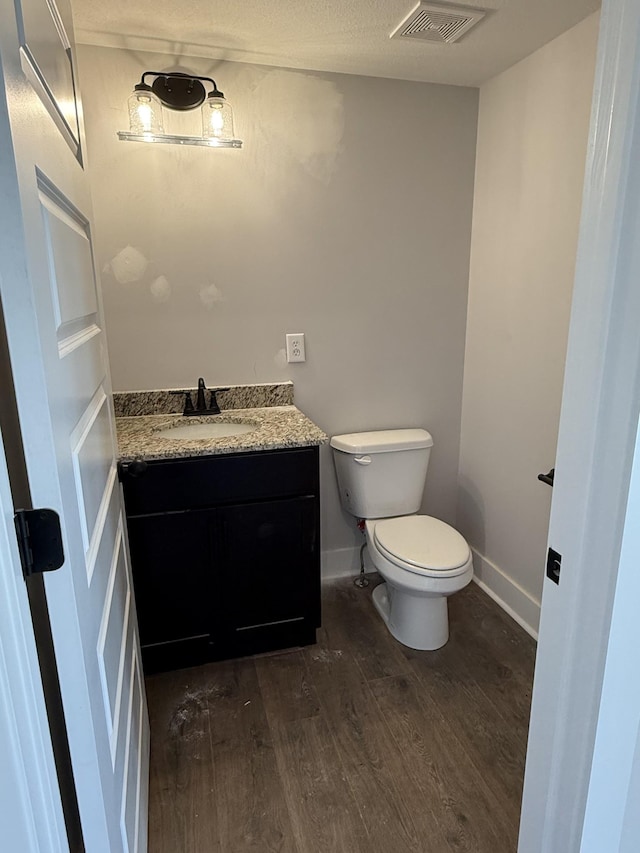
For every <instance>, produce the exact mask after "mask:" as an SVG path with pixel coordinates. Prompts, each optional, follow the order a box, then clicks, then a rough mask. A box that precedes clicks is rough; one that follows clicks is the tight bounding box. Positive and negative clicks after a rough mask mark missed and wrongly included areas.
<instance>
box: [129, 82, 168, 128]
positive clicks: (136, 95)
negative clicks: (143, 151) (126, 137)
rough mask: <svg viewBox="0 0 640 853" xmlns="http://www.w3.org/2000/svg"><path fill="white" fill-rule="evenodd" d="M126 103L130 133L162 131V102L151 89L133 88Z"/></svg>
mask: <svg viewBox="0 0 640 853" xmlns="http://www.w3.org/2000/svg"><path fill="white" fill-rule="evenodd" d="M128 103H129V128H130V130H131V133H137V134H147V133H149V134H158V133H164V127H163V125H162V104H161V103H160V101H159V100H158V98H156V96H155V95H154V94H153V92H152V91H151V89H138V88H136V89H134V91H133V94H132V95H131V96H130V97H129V102H128Z"/></svg>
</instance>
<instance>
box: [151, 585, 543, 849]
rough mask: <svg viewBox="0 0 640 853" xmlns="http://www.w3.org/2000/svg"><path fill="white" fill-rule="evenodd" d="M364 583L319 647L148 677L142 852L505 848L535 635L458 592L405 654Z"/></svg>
mask: <svg viewBox="0 0 640 853" xmlns="http://www.w3.org/2000/svg"><path fill="white" fill-rule="evenodd" d="M371 580H372V584H371V586H370V587H369V588H368V589H365V590H359V589H356V588H355V587H354V586H353V584H352V582H351V581H350V580H346V581H338V582H335V583H333V584H331V585H327V586H326V587H325V588H324V593H323V594H324V598H323V628H322V629H321V630H320V631H319V634H318V643H317V645H315V646H310V647H308V648H305V649H296V650H290V651H285V652H280V653H277V654H273V655H268V656H258V657H254V658H244V659H241V660H235V661H227V662H224V663H216V664H210V665H207V666H203V667H197V668H194V669H186V670H180V671H179V672H172V673H165V674H162V675H155V676H152V677H150V678H148V679H147V696H148V701H149V714H150V717H151V787H150V809H149V851H150V853H248V851H253V853H271V851H278V853H365V851H366V853H448V851H468V853H514V851H515V850H516V847H517V834H518V818H519V810H520V798H521V792H522V779H523V771H524V759H525V750H526V738H527V726H528V717H529V704H530V699H531V684H532V679H533V665H534V656H535V644H534V642H533V640H532V639H531V638H530V637H529V636H528V635H527V634H526V633H525V632H524V631H523V630H522V629H521V628H520V627H519V626H518V625H516V624H515V623H514V622H513V621H512V620H511V619H510V618H509V617H508V616H506V614H504V613H503V612H502V611H501V610H500V608H499V607H497V605H496V604H495V603H494V602H493V601H491V599H490V598H488V597H487V596H486V595H485V594H484V593H483V592H482V591H481V590H480V589H479V588H478V587H477V586H476V585H475V584H471V585H470V586H469V587H467V588H466V589H465V590H463V591H462V592H460V593H458V594H457V595H455V596H453V597H452V598H450V599H449V621H450V631H451V637H450V640H449V642H448V644H447V645H446V646H445V647H444V648H443V649H439V650H438V651H436V652H416V651H412V650H411V649H407V648H405V647H404V646H401V645H400V644H399V643H397V642H396V641H395V640H394V639H393V637H391V635H390V634H389V633H388V631H387V630H386V628H385V627H384V625H383V623H382V621H381V620H380V618H379V616H378V614H377V613H376V611H375V609H374V607H373V605H372V603H371V601H370V598H371V591H372V589H373V588H374V586H375V584H376V583H377V582H378V578H377V576H371Z"/></svg>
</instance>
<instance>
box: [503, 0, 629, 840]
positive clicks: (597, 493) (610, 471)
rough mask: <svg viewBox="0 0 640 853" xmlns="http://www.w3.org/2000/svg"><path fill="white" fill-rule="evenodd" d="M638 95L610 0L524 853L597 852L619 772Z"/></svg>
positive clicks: (599, 65)
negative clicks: (610, 724) (605, 792)
mask: <svg viewBox="0 0 640 853" xmlns="http://www.w3.org/2000/svg"><path fill="white" fill-rule="evenodd" d="M639 92H640V5H639V4H638V3H637V0H604V2H603V7H602V12H601V19H600V34H599V42H598V54H597V62H596V74H595V85H594V95H593V111H592V116H591V125H590V134H589V145H588V154H587V163H586V171H585V183H584V196H583V209H582V219H581V225H580V236H579V241H578V254H577V263H576V275H575V286H574V293H573V301H572V309H571V322H570V328H569V343H568V350H567V361H566V367H565V382H564V390H563V398H562V411H561V418H560V430H559V436H558V451H557V459H556V477H555V481H554V490H553V501H552V507H551V519H550V525H549V545H550V547H551V548H553V549H555V550H556V551H558V552H559V553H560V554H561V555H562V566H561V573H560V583H559V584H558V585H556V584H555V583H554V582H553V581H552V580H550V579H548V578H545V581H544V585H543V596H542V610H541V622H540V637H539V644H538V654H537V662H536V673H535V678H534V692H533V702H532V710H531V724H530V730H529V746H528V751H527V763H526V769H525V784H524V795H523V804H522V817H521V825H520V840H519V846H518V850H519V853H542V851H545V853H546V851H548V853H556V851H562V853H577V851H579V850H583V849H584V850H587V849H592V848H590V847H588V844H589V832H590V831H591V830H592V829H593V822H592V821H591V820H590V818H589V813H588V812H587V799H588V795H589V791H590V788H591V790H592V791H595V790H596V789H597V788H598V787H602V786H603V783H605V780H606V784H612V783H613V782H614V781H615V780H618V774H619V772H620V771H621V769H622V768H621V767H620V766H618V765H617V764H616V763H615V762H613V763H609V764H608V765H607V764H606V763H603V762H599V763H598V762H593V759H594V746H595V742H596V732H597V728H598V725H599V715H600V709H601V708H603V709H604V708H605V707H606V706H607V705H608V704H609V701H610V699H613V694H610V692H609V691H610V690H611V687H612V685H611V683H610V682H607V683H606V684H604V688H603V679H604V672H605V665H606V663H607V655H608V653H610V654H613V655H616V656H617V658H618V662H619V663H620V664H624V654H625V644H624V643H620V642H618V645H617V647H616V648H614V647H613V646H610V645H609V641H610V637H613V636H614V634H615V633H616V632H618V631H622V634H623V636H624V635H626V634H628V639H629V640H633V638H634V637H635V638H637V637H638V626H637V617H636V624H635V625H634V624H629V623H628V622H625V621H620V618H621V611H620V610H619V609H618V610H617V611H614V607H613V605H614V598H615V594H616V586H617V584H618V583H620V585H621V588H622V585H623V583H625V582H626V576H627V572H628V571H629V569H630V563H629V560H628V554H629V553H630V551H629V549H627V551H626V552H624V553H623V550H622V543H623V539H625V538H626V539H627V540H628V539H629V537H630V536H632V535H633V530H632V522H631V521H629V520H628V519H627V508H628V505H630V503H629V502H630V501H634V500H636V499H637V498H636V495H635V494H634V493H633V492H630V482H631V471H632V465H633V461H634V457H635V456H638V458H640V447H638V446H637V444H636V440H637V428H638V417H639V412H640V371H639V367H640V336H639V335H638V330H637V327H638V321H639V320H640V288H638V286H637V282H638V281H639V280H640V253H639V252H638V244H639V243H640V215H639V210H640V165H639V163H638V160H637V156H635V157H634V151H635V152H637V151H638V150H640V121H639V120H640V108H639ZM633 485H634V489H637V488H638V484H637V482H635V483H634V484H633ZM636 523H637V521H636ZM625 561H626V562H625ZM612 614H613V616H614V617H615V618H614V620H613V621H612ZM623 618H624V617H623ZM636 643H637V639H636ZM621 655H622V657H620V656H621ZM610 662H611V663H612V664H613V660H611V661H610ZM631 681H632V679H629V688H631V686H632V685H631ZM619 686H620V685H618V687H619ZM635 694H636V695H634V691H631V690H629V691H628V698H629V701H631V702H634V703H636V710H637V711H640V707H638V705H637V703H638V702H639V701H640V697H639V696H638V695H637V691H635ZM617 701H619V699H618V700H617ZM601 722H602V723H604V718H603V720H602V721H601ZM616 789H617V790H618V791H619V785H618V784H617V782H616ZM619 793H620V795H622V792H620V791H619ZM592 806H593V800H590V808H591V807H592ZM612 837H615V836H610V838H609V842H608V843H607V845H606V849H607V851H611V853H613V851H614V849H615V850H617V849H618V848H617V847H616V848H614V847H613V846H611V844H610V841H611V838H612ZM583 844H584V845H585V846H584V847H583V846H582V845H583ZM594 849H595V848H594ZM598 849H604V848H602V847H600V848H598Z"/></svg>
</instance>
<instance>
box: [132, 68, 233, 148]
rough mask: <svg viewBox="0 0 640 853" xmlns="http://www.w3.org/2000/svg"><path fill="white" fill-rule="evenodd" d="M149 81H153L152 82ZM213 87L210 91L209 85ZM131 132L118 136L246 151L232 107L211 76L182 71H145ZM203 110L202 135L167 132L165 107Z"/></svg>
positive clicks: (135, 94)
mask: <svg viewBox="0 0 640 853" xmlns="http://www.w3.org/2000/svg"><path fill="white" fill-rule="evenodd" d="M147 78H153V80H152V81H151V83H148V82H147ZM206 84H210V86H211V88H210V89H209V91H207V88H208V87H207V85H206ZM128 104H129V130H128V131H119V132H118V137H119V138H120V139H121V140H122V141H128V142H165V143H170V144H173V145H206V146H208V147H210V148H242V141H241V140H240V139H236V138H235V137H234V135H233V112H232V110H231V105H230V104H229V102H228V101H227V100H226V99H225V97H224V95H223V94H222V92H221V91H220V90H219V89H218V87H217V85H216V81H215V80H213V79H212V78H211V77H200V76H198V75H196V74H182V73H180V72H178V71H166V72H163V71H145V72H144V74H143V75H142V77H141V78H140V82H139V83H137V84H136V85H135V87H134V89H133V92H132V94H131V95H130V97H129V101H128ZM165 107H166V108H167V109H169V110H178V111H184V110H194V109H197V108H198V107H200V108H201V115H202V136H177V135H175V134H169V133H165V131H164V121H163V108H165Z"/></svg>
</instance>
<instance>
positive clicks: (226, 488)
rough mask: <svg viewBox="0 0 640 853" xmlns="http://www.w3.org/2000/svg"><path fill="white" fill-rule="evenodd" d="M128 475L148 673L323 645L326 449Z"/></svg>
mask: <svg viewBox="0 0 640 853" xmlns="http://www.w3.org/2000/svg"><path fill="white" fill-rule="evenodd" d="M141 468H144V466H140V465H136V464H135V463H134V464H133V465H127V464H126V463H124V464H121V466H120V479H121V482H122V485H123V491H124V499H125V506H126V512H127V526H128V533H129V545H130V549H131V564H132V573H133V582H134V587H135V595H136V606H137V610H138V621H139V625H140V640H141V643H142V655H143V661H144V665H145V671H146V672H154V671H159V670H166V669H174V668H179V667H184V666H193V665H195V664H200V663H205V662H206V661H211V660H221V659H223V658H230V657H237V656H240V655H246V654H255V653H257V652H265V651H270V650H272V649H279V648H287V647H290V646H297V645H307V644H309V643H313V642H315V636H316V628H317V627H318V626H319V625H320V549H319V541H318V540H319V490H318V448H317V447H304V448H296V449H291V450H272V451H264V452H256V453H237V454H228V455H221V456H203V457H197V458H190V459H179V460H176V459H171V460H159V461H154V462H149V463H148V464H147V466H146V470H143V471H141V470H140V469H141Z"/></svg>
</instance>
